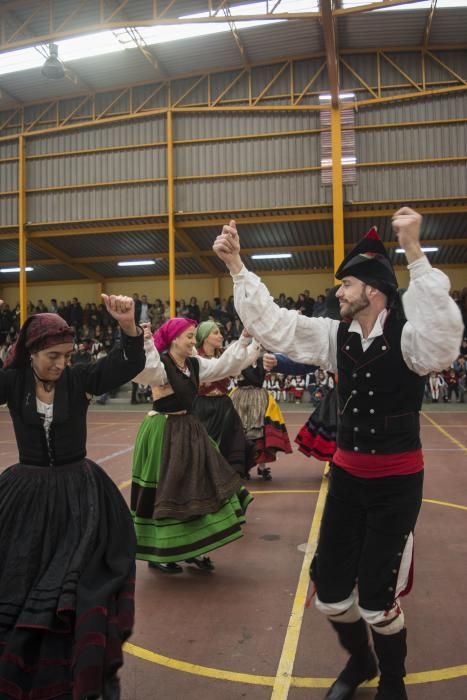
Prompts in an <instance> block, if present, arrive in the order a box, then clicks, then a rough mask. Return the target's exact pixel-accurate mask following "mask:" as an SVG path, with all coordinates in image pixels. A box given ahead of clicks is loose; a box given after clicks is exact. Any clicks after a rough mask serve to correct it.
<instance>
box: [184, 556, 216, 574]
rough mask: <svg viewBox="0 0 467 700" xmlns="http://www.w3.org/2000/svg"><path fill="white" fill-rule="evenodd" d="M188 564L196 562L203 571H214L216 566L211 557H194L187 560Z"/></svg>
mask: <svg viewBox="0 0 467 700" xmlns="http://www.w3.org/2000/svg"><path fill="white" fill-rule="evenodd" d="M185 561H186V563H187V564H194V565H195V566H197V567H198V569H201V571H214V569H215V566H214V564H213V563H212V561H211V559H210V558H209V557H192V558H191V559H186V560H185Z"/></svg>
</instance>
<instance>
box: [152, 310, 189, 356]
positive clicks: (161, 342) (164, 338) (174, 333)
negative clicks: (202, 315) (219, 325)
mask: <svg viewBox="0 0 467 700" xmlns="http://www.w3.org/2000/svg"><path fill="white" fill-rule="evenodd" d="M197 325H198V324H197V323H196V321H193V319H192V318H171V319H169V321H166V322H165V323H163V324H162V326H161V327H160V328H158V329H157V331H156V332H155V333H154V335H153V336H152V337H153V338H154V345H155V346H156V349H157V352H164V350H168V349H169V347H170V343H171V342H172V340H175V338H178V336H179V335H181V334H182V333H183V331H186V329H187V328H190V326H193V327H196V326H197Z"/></svg>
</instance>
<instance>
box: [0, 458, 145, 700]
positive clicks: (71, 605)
mask: <svg viewBox="0 0 467 700" xmlns="http://www.w3.org/2000/svg"><path fill="white" fill-rule="evenodd" d="M135 551H136V541H135V535H134V529H133V524H132V520H131V516H130V513H129V510H128V508H127V505H126V503H125V501H124V499H123V497H122V495H121V494H120V492H119V490H118V489H117V487H116V486H115V484H114V483H113V482H112V481H111V479H110V478H109V477H108V476H107V474H106V473H105V472H104V471H103V470H102V469H101V468H100V467H99V466H98V465H97V464H95V463H94V462H91V461H90V460H88V459H86V460H83V461H82V462H79V463H75V464H70V465H67V466H61V467H34V466H28V465H24V464H15V465H14V466H12V467H10V468H9V469H7V470H6V471H4V472H3V473H2V474H1V475H0V561H1V569H0V698H15V699H16V698H31V699H32V698H34V699H35V698H40V700H49V699H52V698H54V699H55V700H58V699H59V700H82V699H84V698H97V697H99V696H101V695H102V693H103V688H104V685H105V683H106V681H107V680H108V679H109V677H111V676H112V675H113V674H114V673H115V672H116V670H117V669H118V668H119V667H120V666H121V665H122V663H123V657H122V645H123V643H124V641H125V640H126V639H127V638H128V637H129V635H130V634H131V630H132V627H133V619H134V583H135Z"/></svg>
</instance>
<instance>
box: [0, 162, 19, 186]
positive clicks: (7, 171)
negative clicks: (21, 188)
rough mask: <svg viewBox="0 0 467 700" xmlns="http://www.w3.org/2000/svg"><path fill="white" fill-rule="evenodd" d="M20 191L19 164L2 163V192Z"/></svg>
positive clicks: (0, 173) (0, 175) (0, 165)
mask: <svg viewBox="0 0 467 700" xmlns="http://www.w3.org/2000/svg"><path fill="white" fill-rule="evenodd" d="M17 189H18V163H16V162H15V161H9V162H7V163H0V192H14V191H16V190H17Z"/></svg>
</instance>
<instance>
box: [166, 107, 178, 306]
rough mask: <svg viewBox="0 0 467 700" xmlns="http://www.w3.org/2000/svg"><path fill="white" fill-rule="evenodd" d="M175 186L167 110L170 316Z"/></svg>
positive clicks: (173, 253)
mask: <svg viewBox="0 0 467 700" xmlns="http://www.w3.org/2000/svg"><path fill="white" fill-rule="evenodd" d="M174 211H175V186H174V165H173V113H172V110H170V109H169V110H168V112H167V212H168V219H169V303H170V317H171V318H174V316H175V315H176V311H175V299H176V297H175V215H174Z"/></svg>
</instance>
